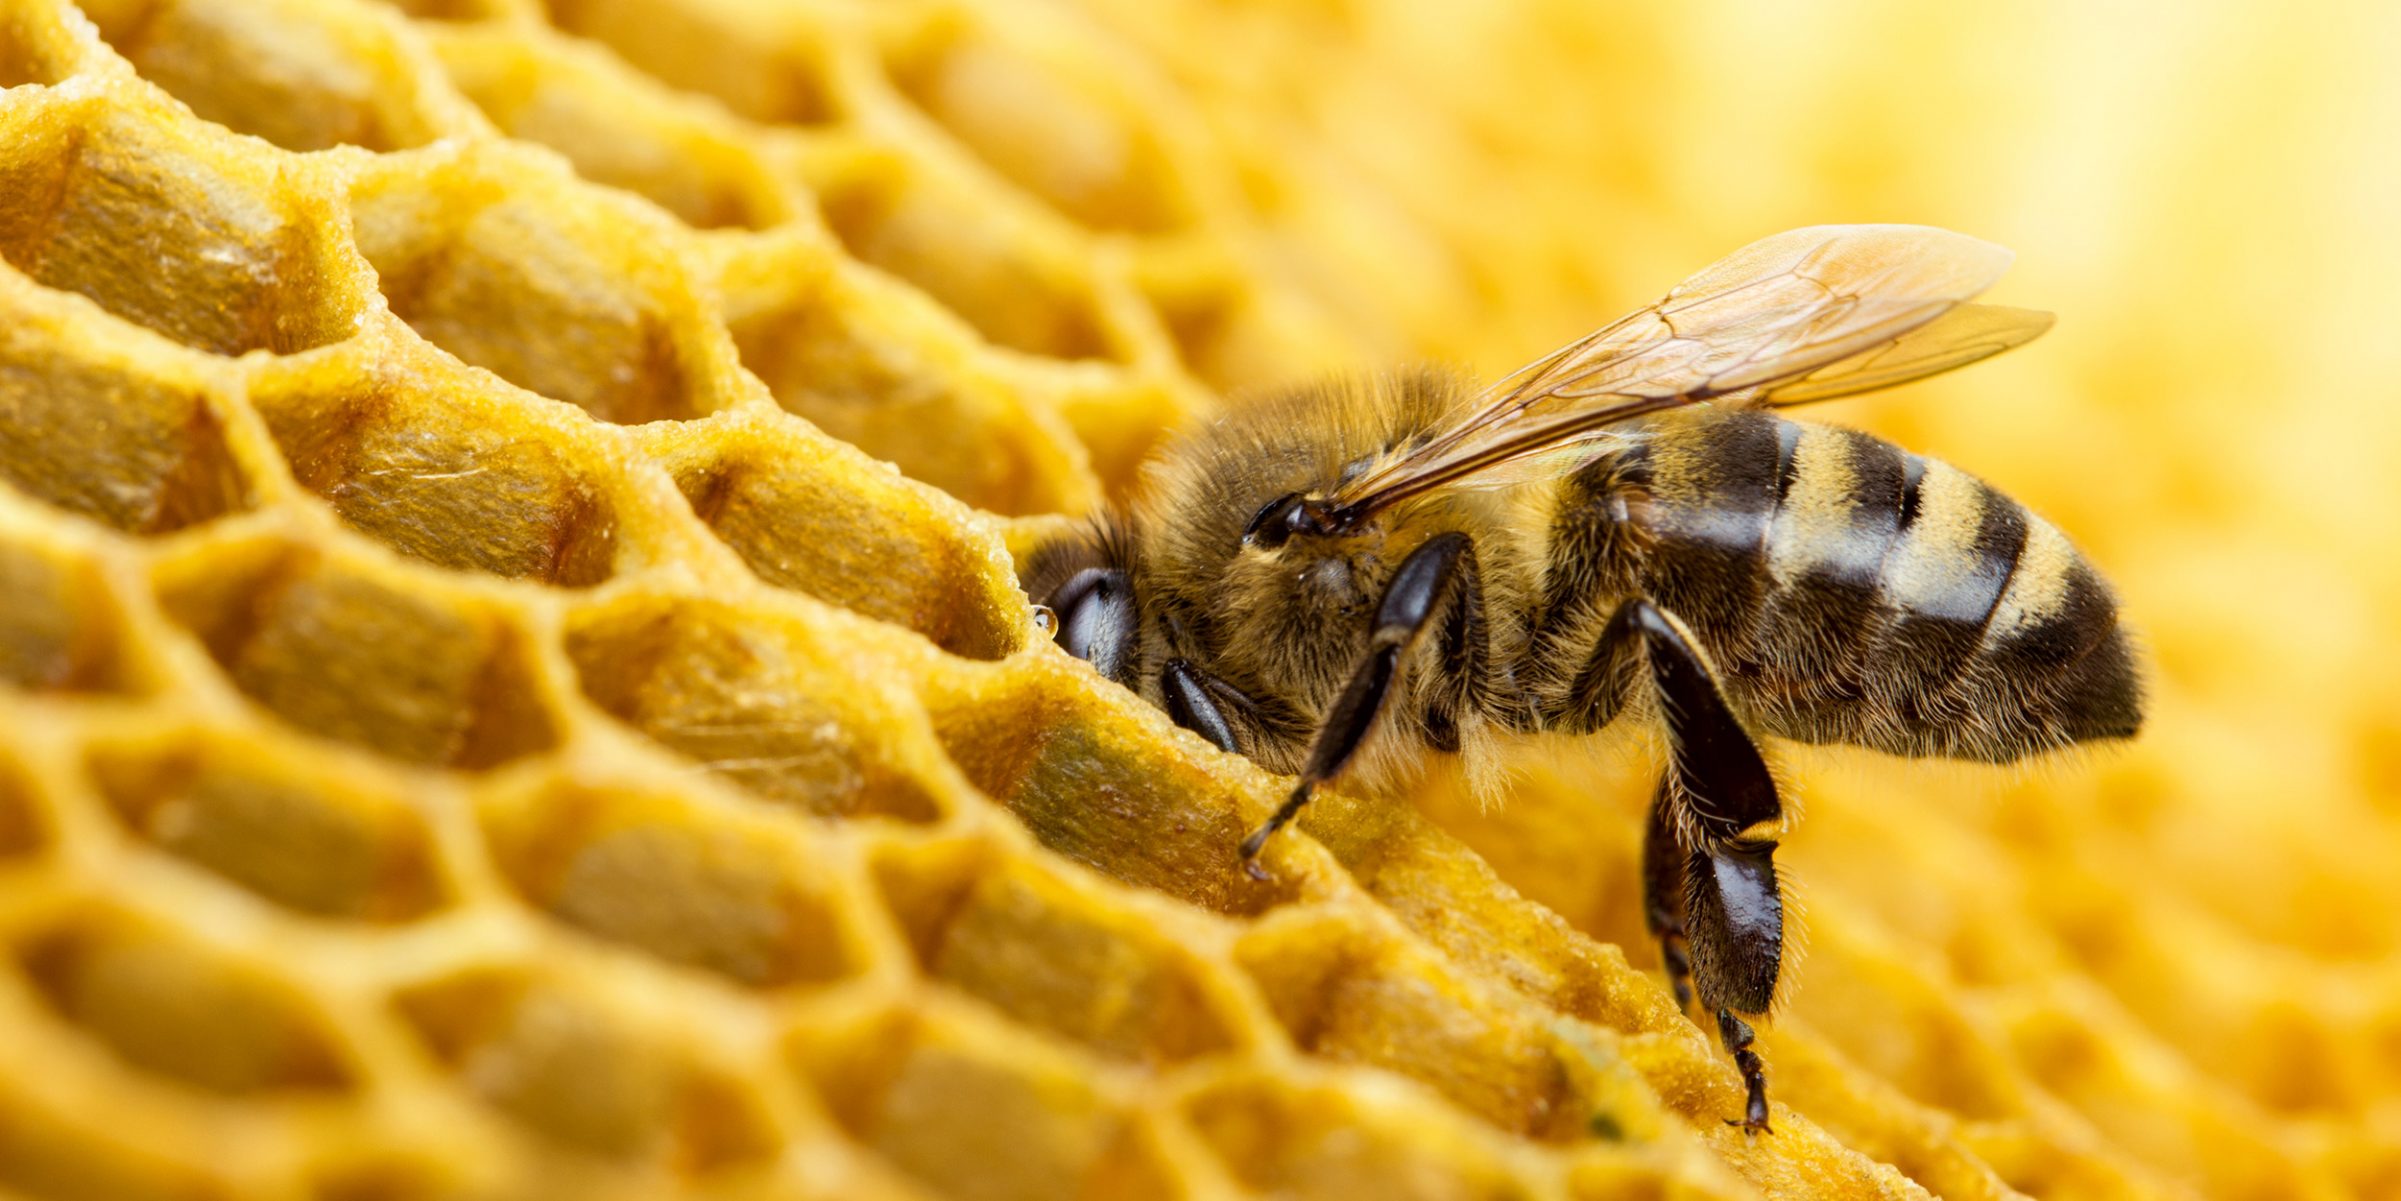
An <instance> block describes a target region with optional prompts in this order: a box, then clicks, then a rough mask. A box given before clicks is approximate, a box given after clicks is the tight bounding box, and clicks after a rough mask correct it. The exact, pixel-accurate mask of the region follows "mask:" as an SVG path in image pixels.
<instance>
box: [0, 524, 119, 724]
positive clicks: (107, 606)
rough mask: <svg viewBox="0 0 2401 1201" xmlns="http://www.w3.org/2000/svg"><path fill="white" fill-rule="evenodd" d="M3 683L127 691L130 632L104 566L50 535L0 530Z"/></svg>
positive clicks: (47, 689) (53, 688)
mask: <svg viewBox="0 0 2401 1201" xmlns="http://www.w3.org/2000/svg"><path fill="white" fill-rule="evenodd" d="M0 596H5V597H7V598H8V603H7V604H6V605H0V683H5V684H11V685H14V686H16V687H19V688H27V689H33V690H37V691H44V692H123V691H128V690H130V689H132V688H133V686H134V683H135V682H134V680H133V678H132V675H131V673H130V670H129V668H128V666H127V664H126V662H125V658H124V656H125V650H126V647H125V639H126V638H127V634H126V632H125V630H124V628H123V626H122V625H121V624H120V623H119V618H118V608H117V600H116V598H115V597H114V596H113V595H111V594H110V592H109V589H108V585H107V584H106V583H105V582H104V581H103V579H102V577H101V574H100V569H99V568H98V567H97V566H96V565H94V564H92V563H90V562H88V561H86V560H84V559H82V558H81V557H79V556H76V555H74V554H72V553H70V552H67V551H64V550H61V549H59V548H57V547H54V546H51V545H48V544H47V542H46V540H36V539H33V538H30V537H25V536H23V535H21V534H19V533H17V532H15V531H6V530H0Z"/></svg>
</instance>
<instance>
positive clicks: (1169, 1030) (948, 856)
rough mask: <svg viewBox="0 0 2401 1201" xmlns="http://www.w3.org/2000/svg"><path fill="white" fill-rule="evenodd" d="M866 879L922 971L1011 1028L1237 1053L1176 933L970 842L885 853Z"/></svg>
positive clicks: (1180, 1053)
mask: <svg viewBox="0 0 2401 1201" xmlns="http://www.w3.org/2000/svg"><path fill="white" fill-rule="evenodd" d="M876 879H877V883H878V884H879V885H880V886H881V888H882V890H883V895H884V901H885V904H886V905H887V907H889V908H890V909H891V911H892V913H893V916H895V917H896V918H898V919H899V921H900V924H901V928H902V929H903V930H904V931H905V932H906V933H907V934H908V937H909V945H910V947H911V948H912V949H913V950H914V951H915V952H916V954H917V961H918V964H919V966H920V967H921V968H923V970H924V971H925V973H926V975H928V976H930V977H932V978H933V979H936V980H939V981H941V982H943V983H945V984H947V985H950V986H951V987H953V988H956V989H959V990H960V991H962V992H965V993H968V994H969V995H972V996H974V997H977V998H979V999H981V1000H983V1001H985V1002H987V1003H989V1004H990V1005H992V1006H993V1007H994V1008H996V1009H998V1010H1000V1011H1001V1012H1002V1013H1005V1014H1007V1015H1009V1016H1010V1017H1012V1018H1015V1019H1016V1020H1018V1021H1021V1022H1025V1023H1028V1024H1030V1025H1033V1026H1036V1027H1040V1028H1043V1029H1047V1030H1050V1031H1053V1032H1055V1033H1058V1034H1062V1035H1065V1036H1067V1037H1068V1038H1072V1039H1074V1040H1076V1041H1077V1042H1080V1043H1083V1044H1084V1045H1086V1046H1088V1047H1091V1048H1093V1049H1094V1050H1097V1051H1100V1052H1102V1053H1103V1054H1107V1055H1111V1056H1116V1057H1119V1058H1125V1059H1132V1060H1137V1061H1142V1062H1148V1063H1171V1062H1175V1061H1178V1060H1184V1059H1191V1058H1194V1057H1197V1056H1201V1055H1208V1054H1212V1053H1215V1052H1219V1051H1225V1050H1230V1049H1232V1048H1234V1047H1235V1046H1236V1045H1237V1036H1236V1034H1235V1029H1236V1024H1235V1021H1234V1020H1233V1019H1232V1018H1230V1017H1229V1016H1228V1015H1226V1014H1225V1013H1223V1012H1221V1010H1220V1002H1219V1001H1218V999H1217V998H1216V997H1214V996H1213V995H1212V992H1211V990H1210V988H1209V987H1208V985H1207V984H1206V982H1205V980H1206V977H1207V976H1208V974H1209V971H1210V969H1209V968H1208V967H1207V966H1206V965H1205V964H1203V963H1202V962H1201V961H1200V960H1199V959H1198V958H1196V955H1195V953H1194V952H1193V951H1191V950H1188V949H1186V948H1184V947H1183V946H1180V945H1179V943H1178V941H1177V938H1176V932H1174V931H1171V930H1161V929H1158V928H1156V927H1154V926H1153V925H1151V924H1150V923H1149V922H1147V921H1145V920H1144V919H1142V918H1140V917H1137V916H1135V915H1133V914H1131V913H1127V912H1124V911H1122V910H1117V909H1113V908H1111V902H1110V901H1109V900H1108V899H1107V898H1105V897H1101V896H1098V895H1094V894H1093V893H1091V892H1089V891H1083V890H1079V889H1075V888H1071V887H1069V886H1068V885H1067V884H1066V883H1065V882H1064V881H1062V880H1060V879H1058V878H1057V877H1056V876H1055V875H1053V874H1052V873H1049V872H1046V871H1042V870H1040V869H1038V868H1036V867H1035V866H1034V865H1033V864H1031V863H1030V862H1008V863H999V862H994V861H993V856H992V854H991V853H990V851H989V848H986V847H983V846H981V845H973V844H971V845H966V846H944V845H936V846H931V847H913V848H905V849H904V848H893V849H891V850H888V851H887V852H886V853H885V854H884V855H882V856H880V857H879V858H878V860H877V863H876Z"/></svg>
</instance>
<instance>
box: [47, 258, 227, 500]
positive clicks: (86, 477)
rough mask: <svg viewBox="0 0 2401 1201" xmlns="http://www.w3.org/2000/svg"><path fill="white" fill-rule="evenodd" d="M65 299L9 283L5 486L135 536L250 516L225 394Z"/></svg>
mask: <svg viewBox="0 0 2401 1201" xmlns="http://www.w3.org/2000/svg"><path fill="white" fill-rule="evenodd" d="M56 299H57V298H56V296H55V294H45V293H43V292H41V290H39V289H36V288H32V287H30V286H27V285H25V284H23V283H21V282H18V281H13V280H10V279H7V278H5V277H0V479H6V480H7V481H8V482H9V483H12V484H15V485H16V486H17V487H18V488H20V489H23V490H24V491H25V492H26V493H27V494H29V495H31V496H34V497H36V498H39V499H41V500H43V501H47V502H48V503H50V504H53V505H57V506H58V507H60V508H62V509H66V510H68V511H70V512H74V513H80V514H82V515H84V516H86V517H90V518H92V519H94V520H97V521H101V522H105V523H107V524H109V525H112V526H115V527H117V528H118V529H121V530H125V531H127V532H128V533H135V534H163V533H168V532H171V531H174V530H179V529H182V528H184V527H186V526H189V525H193V524H196V523H198V522H202V521H207V520H209V519H211V518H214V517H218V516H221V515H223V514H226V513H229V512H233V511H236V510H239V509H243V508H246V507H248V506H249V504H250V503H251V495H252V490H251V487H250V484H249V481H248V479H247V478H246V476H245V475H244V473H243V471H242V469H241V466H240V464H239V463H238V461H237V460H236V459H235V457H234V453H233V450H232V448H231V447H230V446H229V445H227V443H226V438H225V418H224V416H223V415H222V414H223V413H224V412H225V411H226V410H225V408H224V406H225V404H226V403H227V402H226V401H224V400H223V399H221V397H220V395H219V393H220V391H221V389H222V385H221V384H219V383H218V382H216V381H212V380H210V379H208V378H206V377H205V376H204V375H203V374H202V373H200V372H198V371H194V370H191V369H190V368H189V365H188V364H183V363H179V362H176V361H174V360H171V359H170V360H162V359H160V358H157V357H147V356H143V355H139V354H137V353H134V352H133V351H132V350H130V349H129V348H127V347H124V346H122V345H118V344H116V343H117V342H118V341H119V340H117V339H111V338H109V337H107V333H108V331H105V330H96V329H93V328H92V327H91V326H90V325H88V324H80V325H79V324H77V323H75V322H73V320H72V318H71V317H69V316H67V315H66V314H63V313H61V312H60V311H59V309H60V307H61V306H60V305H58V304H57V303H56Z"/></svg>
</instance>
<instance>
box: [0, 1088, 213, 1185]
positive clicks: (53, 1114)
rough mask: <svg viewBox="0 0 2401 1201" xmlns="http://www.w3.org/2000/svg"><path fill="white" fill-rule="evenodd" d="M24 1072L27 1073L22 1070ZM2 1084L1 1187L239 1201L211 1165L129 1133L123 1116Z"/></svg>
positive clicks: (0, 1109) (0, 1096)
mask: <svg viewBox="0 0 2401 1201" xmlns="http://www.w3.org/2000/svg"><path fill="white" fill-rule="evenodd" d="M20 1075H21V1074H20ZM21 1088H23V1083H22V1082H21V1080H18V1079H11V1080H8V1081H5V1082H0V1187H4V1188H7V1189H9V1190H11V1192H10V1193H9V1194H8V1195H9V1196H11V1197H20V1196H21V1197H27V1198H39V1199H40V1201H96V1199H100V1198H105V1199H106V1201H234V1198H235V1197H236V1196H237V1194H236V1193H235V1192H234V1191H233V1190H232V1189H231V1188H229V1187H227V1186H226V1185H224V1184H223V1183H221V1181H220V1180H219V1179H217V1178H215V1177H214V1175H213V1173H211V1172H209V1171H207V1170H206V1169H203V1168H200V1167H196V1166H194V1165H192V1164H188V1163H179V1162H175V1161H173V1160H170V1159H167V1158H165V1157H163V1156H160V1155H159V1154H157V1153H156V1152H155V1151H152V1150H150V1149H148V1148H145V1147H143V1146H142V1145H141V1144H140V1142H139V1141H138V1140H130V1139H128V1138H126V1137H125V1136H126V1133H127V1132H126V1131H125V1129H124V1123H123V1121H122V1120H121V1119H120V1118H119V1115H117V1114H115V1113H107V1112H101V1113H95V1112H90V1111H91V1110H92V1109H95V1108H101V1107H98V1106H91V1105H84V1106H77V1105H75V1104H74V1103H73V1102H69V1103H68V1104H67V1105H66V1106H64V1107H61V1106H59V1105H57V1103H56V1102H55V1101H52V1102H49V1103H48V1104H44V1103H43V1102H41V1101H37V1100H35V1099H34V1097H33V1095H30V1090H28V1091H29V1095H17V1094H18V1092H19V1090H20V1089H21Z"/></svg>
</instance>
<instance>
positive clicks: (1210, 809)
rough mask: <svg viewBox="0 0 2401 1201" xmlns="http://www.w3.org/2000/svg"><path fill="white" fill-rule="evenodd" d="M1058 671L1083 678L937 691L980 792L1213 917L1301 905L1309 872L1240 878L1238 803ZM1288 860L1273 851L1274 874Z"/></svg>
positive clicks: (1040, 835)
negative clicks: (1214, 913)
mask: <svg viewBox="0 0 2401 1201" xmlns="http://www.w3.org/2000/svg"><path fill="white" fill-rule="evenodd" d="M1053 670H1061V671H1068V670H1072V671H1080V670H1082V669H1081V668H1067V667H1065V666H1064V665H1052V664H1045V665H1044V666H1043V667H1042V669H1041V672H1042V674H1039V675H1036V674H1033V673H1031V672H1028V673H1027V674H1024V675H1019V674H1008V675H1003V674H1000V673H997V672H988V671H983V670H979V671H976V672H975V673H973V674H972V675H969V674H968V673H960V678H958V679H956V680H949V681H944V682H942V684H941V685H940V686H939V687H937V688H935V689H933V690H932V692H933V695H931V696H929V697H928V699H927V706H928V708H929V709H930V711H931V712H932V714H933V718H934V731H935V734H936V736H937V737H939V738H940V739H941V740H942V747H943V750H944V751H946V752H948V754H949V755H950V758H951V760H952V761H953V762H955V763H957V764H958V765H959V767H960V769H961V770H963V771H965V772H966V773H967V778H968V779H969V780H971V781H973V782H974V784H975V786H976V787H977V788H978V789H979V790H981V791H982V792H983V793H984V794H985V795H987V796H990V797H991V798H992V799H994V800H996V801H999V802H1000V803H1001V804H1003V805H1005V806H1007V807H1008V809H1009V811H1010V812H1012V813H1014V814H1016V815H1017V819H1018V820H1019V821H1022V822H1024V823H1025V825H1026V828H1027V829H1028V830H1030V831H1032V832H1033V835H1034V837H1035V838H1037V839H1040V840H1041V842H1042V844H1043V845H1044V846H1047V847H1049V848H1050V849H1051V850H1053V851H1057V852H1058V853H1060V854H1062V855H1065V856H1067V857H1068V858H1070V859H1074V860H1076V861H1078V862H1081V863H1086V864H1089V865H1091V866H1092V867H1094V868H1096V869H1098V870H1099V871H1101V872H1102V873H1104V874H1107V875H1110V876H1114V877H1116V878H1117V879H1119V880H1123V881H1125V882H1126V883H1128V884H1134V885H1138V886H1141V887H1143V888H1151V889H1156V890H1158V891H1160V892H1164V893H1166V894H1168V895H1169V896H1173V897H1177V898H1179V899H1181V900H1184V901H1187V902H1189V903H1191V904H1194V905H1198V906H1201V907H1202V908H1204V909H1211V910H1215V911H1217V912H1220V913H1228V914H1236V915H1248V914H1256V913H1261V912H1265V911H1266V910H1268V909H1272V908H1274V907H1275V906H1278V905H1281V904H1285V903H1286V902H1289V901H1291V900H1292V899H1293V898H1294V897H1296V896H1298V895H1299V892H1300V888H1301V873H1299V872H1295V871H1292V870H1275V869H1274V868H1273V867H1272V866H1271V869H1270V870H1271V874H1272V876H1273V878H1272V879H1270V880H1253V879H1251V878H1250V876H1249V875H1247V874H1246V873H1245V872H1244V871H1243V870H1242V864H1241V861H1240V857H1239V856H1237V855H1236V854H1235V853H1234V848H1235V847H1236V846H1237V845H1238V844H1240V843H1241V841H1242V836H1243V835H1244V834H1247V833H1249V829H1248V826H1247V822H1246V819H1245V818H1244V817H1243V811H1242V809H1241V804H1242V797H1241V795H1240V794H1239V793H1237V792H1235V791H1234V790H1233V789H1232V788H1231V787H1229V786H1228V785H1227V784H1226V783H1225V782H1224V781H1223V780H1220V779H1217V778H1215V777H1213V776H1212V775H1211V774H1210V773H1209V772H1207V771H1206V770H1204V769H1203V768H1202V767H1201V766H1200V765H1199V764H1197V763H1194V762H1192V761H1191V760H1188V759H1185V758H1184V757H1182V756H1181V755H1179V754H1177V753H1176V752H1174V751H1172V750H1169V749H1167V748H1165V747H1164V746H1162V744H1161V739H1160V734H1159V731H1158V730H1157V729H1156V728H1144V727H1142V726H1140V725H1137V724H1135V723H1134V722H1132V721H1130V720H1128V718H1127V717H1126V715H1125V714H1123V713H1120V712H1113V711H1111V710H1110V708H1109V707H1108V706H1107V705H1105V704H1103V703H1101V702H1099V701H1097V700H1095V699H1094V698H1092V697H1091V695H1090V694H1089V692H1088V690H1089V689H1090V688H1092V687H1095V686H1099V687H1110V686H1109V685H1100V684H1097V681H1093V682H1079V681H1073V680H1068V679H1062V678H1060V677H1057V676H1053V675H1050V674H1048V673H1049V672H1051V671H1053ZM1079 693H1083V694H1084V695H1080V696H1079V695H1078V694H1079ZM1127 703H1128V704H1133V703H1138V702H1134V701H1132V700H1131V699H1130V698H1129V699H1128V701H1127ZM1259 811H1260V812H1264V811H1265V810H1264V808H1262V809H1261V810H1259ZM1283 853H1284V852H1281V851H1279V850H1277V849H1276V848H1275V847H1273V846H1271V847H1270V848H1269V850H1268V860H1269V862H1270V864H1271V865H1273V864H1275V863H1277V862H1280V860H1279V859H1278V856H1279V855H1281V854H1283Z"/></svg>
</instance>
